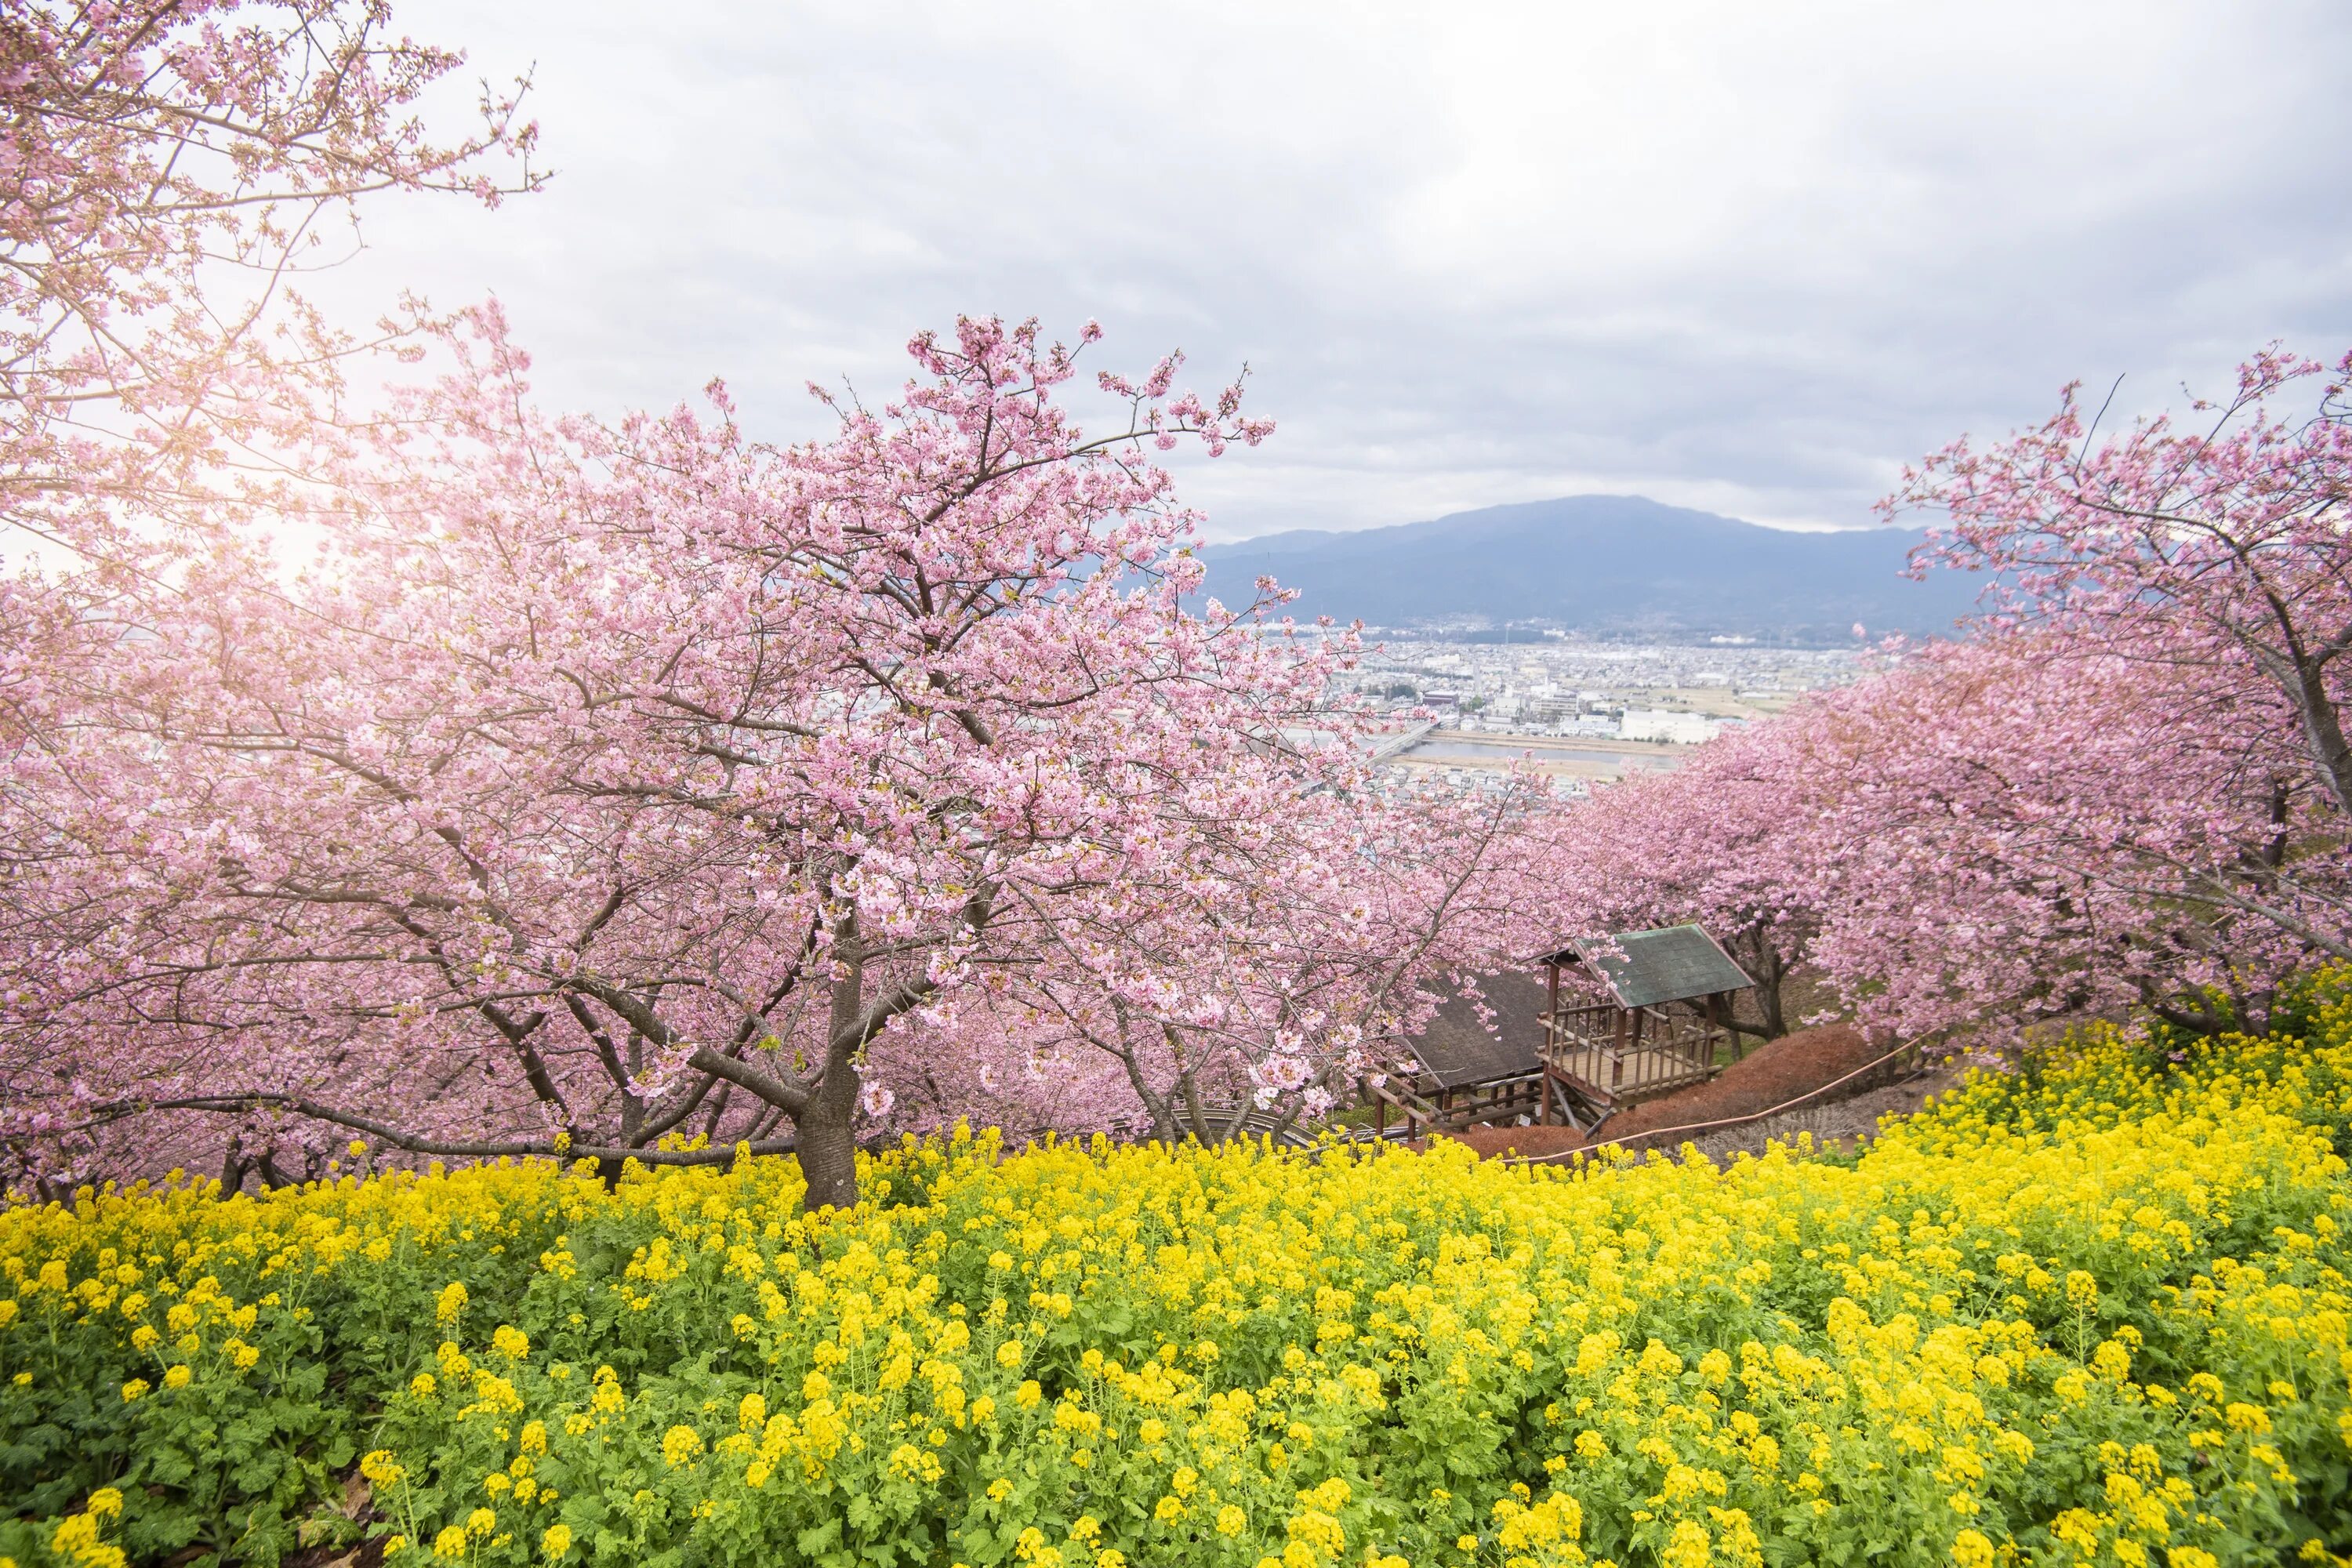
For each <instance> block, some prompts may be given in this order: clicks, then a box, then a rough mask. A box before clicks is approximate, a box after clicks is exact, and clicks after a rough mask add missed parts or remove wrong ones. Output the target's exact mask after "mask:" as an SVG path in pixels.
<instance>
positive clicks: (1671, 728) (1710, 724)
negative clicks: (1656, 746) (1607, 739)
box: [1617, 708, 1723, 746]
mask: <svg viewBox="0 0 2352 1568" xmlns="http://www.w3.org/2000/svg"><path fill="white" fill-rule="evenodd" d="M1722 728H1723V726H1722V725H1721V724H1720V723H1719V722H1717V721H1715V720H1713V719H1709V718H1707V717H1706V715H1704V714H1700V713H1669V712H1667V711H1665V710H1664V709H1659V708H1628V709H1626V710H1625V716H1624V717H1623V718H1622V719H1620V720H1619V721H1617V738H1618V739H1619V740H1621V741H1663V742H1666V743H1667V744H1669V745H1675V746H1696V745H1698V744H1699V743H1700V742H1706V741H1712V740H1714V739H1715V737H1716V733H1717V731H1719V730H1721V729H1722Z"/></svg>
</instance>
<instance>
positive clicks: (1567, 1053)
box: [1544, 1005, 1715, 1101]
mask: <svg viewBox="0 0 2352 1568" xmlns="http://www.w3.org/2000/svg"><path fill="white" fill-rule="evenodd" d="M1620 1017H1621V1015H1620V1014H1619V1013H1618V1012H1617V1010H1616V1009H1615V1008H1613V1007H1611V1006H1608V1005H1587V1006H1580V1007H1562V1008H1560V1009H1559V1011H1558V1012H1556V1013H1548V1014H1546V1015H1545V1016H1544V1022H1545V1028H1546V1045H1545V1048H1544V1058H1545V1059H1546V1060H1547V1061H1548V1062H1549V1063H1550V1065H1551V1068H1552V1070H1553V1071H1554V1072H1556V1073H1559V1074H1560V1075H1561V1076H1563V1077H1565V1078H1570V1079H1575V1080H1576V1081H1577V1082H1578V1083H1580V1084H1582V1085H1585V1086H1586V1087H1588V1088H1591V1089H1599V1090H1600V1091H1601V1093H1603V1094H1605V1095H1607V1096H1608V1097H1609V1099H1610V1100H1612V1101H1620V1100H1629V1099H1646V1098H1648V1097H1649V1096H1651V1095H1654V1094H1663V1093H1664V1092H1665V1091H1666V1090H1668V1089H1679V1088H1681V1087H1682V1086H1683V1085H1685V1084H1689V1083H1702V1082H1705V1081H1706V1079H1709V1078H1712V1077H1713V1076H1714V1075H1715V1059H1714V1058H1715V1053H1714V1048H1713V1047H1714V1037H1713V1035H1712V1033H1711V1032H1710V1031H1709V1030H1708V1029H1707V1028H1706V1026H1704V1025H1703V1024H1698V1023H1691V1022H1685V1021H1680V1020H1675V1019H1672V1018H1669V1017H1667V1016H1661V1015H1657V1014H1652V1015H1649V1016H1647V1017H1646V1018H1644V1019H1643V1023H1644V1025H1645V1026H1647V1028H1648V1029H1652V1030H1655V1031H1657V1032H1656V1033H1655V1034H1643V1035H1641V1036H1638V1037H1637V1036H1636V1035H1635V1034H1634V1033H1633V1031H1630V1030H1628V1031H1624V1032H1622V1033H1621V1032H1620V1029H1619V1020H1620Z"/></svg>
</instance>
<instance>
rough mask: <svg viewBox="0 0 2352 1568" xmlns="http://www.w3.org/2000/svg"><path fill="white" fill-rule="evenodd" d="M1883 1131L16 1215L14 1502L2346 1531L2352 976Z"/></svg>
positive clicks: (1328, 1549)
mask: <svg viewBox="0 0 2352 1568" xmlns="http://www.w3.org/2000/svg"><path fill="white" fill-rule="evenodd" d="M2347 989H2352V986H2347V983H2345V982H2342V981H2338V982H2336V983H2335V984H2332V985H2331V986H2329V987H2328V988H2326V990H2324V991H2323V992H2322V993H2321V994H2320V995H2319V996H2318V998H2317V1001H2316V1003H2315V1014H2314V1016H2313V1018H2312V1020H2311V1022H2310V1025H2309V1026H2308V1028H2307V1029H2304V1030H2302V1031H2299V1035H2300V1036H2301V1037H2292V1038H2277V1039H2271V1040H2263V1041H2250V1040H2242V1039H2233V1040H2224V1041H2220V1042H2216V1043H2213V1044H2210V1045H2208V1046H2205V1047H2199V1048H2197V1049H2196V1050H2194V1051H2193V1052H2191V1053H2190V1054H2189V1058H2188V1059H2187V1060H2185V1061H2184V1062H2181V1063H2179V1064H2178V1065H2176V1064H2173V1063H2170V1062H2168V1061H2167V1060H2165V1059H2164V1052H2163V1050H2162V1049H2160V1048H2158V1046H2156V1045H2152V1044H2150V1043H2149V1042H2147V1041H2145V1040H2142V1039H2140V1038H2138V1037H2133V1036H2129V1035H2126V1034H2124V1033H2121V1032H2105V1033H2100V1034H2095V1035H2094V1036H2091V1037H2087V1038H2085V1039H2084V1040H2082V1041H2080V1042H2078V1043H2077V1046H2076V1047H2075V1048H2074V1051H2073V1053H2072V1054H2071V1055H2070V1056H2069V1057H2068V1058H2066V1059H2064V1060H2063V1061H2061V1062H2059V1063H2056V1064H2053V1065H2051V1066H2050V1067H2049V1068H2047V1070H2044V1071H2037V1072H2034V1073H2032V1074H2029V1075H2026V1076H2024V1077H2021V1078H2017V1079H2000V1078H1982V1077H1980V1078H1979V1079H1974V1080H1972V1081H1971V1082H1970V1083H1969V1085H1968V1086H1967V1087H1966V1088H1964V1089H1962V1090H1960V1091H1958V1092H1957V1093H1956V1094H1954V1095H1953V1096H1951V1097H1949V1099H1948V1102H1947V1103H1945V1104H1943V1105H1941V1106H1939V1107H1937V1108H1935V1109H1934V1110H1931V1111H1929V1112H1927V1113H1926V1114H1924V1115H1922V1116H1920V1117H1918V1118H1916V1119H1914V1120H1913V1121H1910V1122H1908V1123H1906V1124H1903V1125H1899V1126H1896V1127H1894V1128H1892V1129H1891V1130H1890V1131H1888V1132H1887V1134H1886V1135H1885V1137H1884V1138H1882V1139H1881V1140H1880V1141H1879V1142H1877V1143H1876V1144H1875V1145H1874V1147H1873V1148H1872V1149H1871V1150H1870V1151H1869V1152H1867V1153H1866V1154H1864V1155H1863V1156H1862V1157H1860V1158H1858V1159H1850V1158H1843V1157H1837V1158H1822V1157H1812V1156H1811V1155H1810V1153H1809V1152H1806V1151H1782V1152H1775V1153H1774V1154H1772V1155H1770V1156H1769V1157H1767V1158H1764V1159H1760V1160H1746V1159H1743V1160H1740V1161H1738V1162H1736V1163H1733V1164H1731V1165H1729V1166H1728V1167H1723V1168H1718V1167H1716V1166H1713V1165H1709V1164H1706V1163H1704V1162H1696V1161H1694V1162H1692V1163H1671V1162H1666V1161H1663V1160H1658V1159H1652V1160H1649V1161H1646V1162H1643V1163H1619V1164H1616V1165H1612V1166H1605V1167H1603V1166H1591V1167H1587V1168H1585V1169H1582V1170H1578V1171H1569V1170H1564V1169H1559V1168H1543V1167H1533V1168H1530V1167H1509V1166H1505V1165H1501V1164H1491V1163H1490V1164H1478V1163H1473V1162H1472V1161H1471V1160H1470V1159H1468V1158H1467V1157H1466V1155H1465V1154H1464V1153H1462V1152H1459V1151H1451V1150H1449V1151H1440V1152H1433V1153H1429V1154H1421V1155H1416V1154H1409V1153H1400V1152H1385V1153H1377V1154H1370V1153H1357V1152H1349V1151H1348V1150H1346V1149H1342V1148H1334V1149H1332V1150H1329V1151H1328V1152H1325V1153H1323V1154H1322V1155H1321V1156H1320V1157H1319V1158H1301V1157H1298V1156H1295V1155H1284V1154H1279V1153H1276V1152H1269V1151H1267V1150H1265V1149H1263V1148H1260V1147H1255V1146H1246V1147H1237V1148H1232V1149H1227V1150H1223V1151H1219V1152H1201V1151H1197V1150H1187V1151H1182V1152H1173V1153H1171V1152H1168V1151H1167V1150H1165V1149H1160V1148H1140V1147H1112V1146H1108V1145H1105V1144H1101V1143H1096V1144H1093V1145H1090V1146H1071V1145H1064V1146H1055V1147H1041V1148H1034V1149H1030V1150H1027V1151H1025V1152H1018V1153H1011V1154H1008V1153H1005V1152H1003V1151H1001V1150H1000V1149H999V1147H998V1146H997V1144H996V1142H995V1141H994V1139H993V1137H992V1136H991V1135H982V1136H977V1137H973V1136H969V1135H959V1136H958V1137H957V1138H956V1139H954V1140H953V1141H951V1142H947V1143H944V1144H933V1145H919V1146H909V1147H908V1148H906V1149H903V1150H901V1151H898V1152H894V1153H891V1154H889V1155H887V1156H886V1157H883V1158H881V1159H878V1160H877V1161H875V1162H874V1163H873V1164H872V1166H871V1168H870V1169H869V1170H868V1172H867V1173H866V1175H867V1181H868V1186H867V1188H866V1190H867V1191H868V1192H869V1193H872V1194H879V1195H878V1196H877V1197H876V1198H874V1199H873V1200H872V1201H870V1202H869V1203H868V1204H867V1205H865V1206H863V1207H861V1208H860V1209H858V1210H857V1211H856V1212H853V1213H848V1214H839V1215H828V1216H825V1217H823V1218H820V1219H814V1220H812V1219H806V1218H803V1217H801V1216H799V1215H798V1214H797V1213H796V1211H797V1209H798V1207H799V1203H800V1186H799V1177H798V1174H797V1172H796V1169H795V1167H794V1166H793V1164H792V1163H790V1162H789V1161H778V1162H754V1161H749V1160H746V1161H744V1162H742V1163H740V1164H739V1165H738V1167H737V1168H736V1169H734V1170H732V1171H730V1172H723V1173H722V1172H718V1171H698V1172H678V1171H672V1172H665V1173H658V1174H656V1173H632V1174H631V1175H630V1176H629V1177H627V1178H626V1179H625V1180H623V1181H622V1182H621V1183H620V1184H618V1186H617V1187H616V1188H615V1189H614V1190H610V1191H608V1190H606V1189H605V1188H604V1186H602V1185H601V1184H598V1183H597V1182H596V1180H595V1179H594V1178H593V1175H592V1174H591V1173H588V1171H587V1170H586V1169H584V1168H583V1169H581V1170H577V1171H565V1170H561V1169H558V1168H556V1167H554V1166H552V1165H547V1164H538V1165H524V1166H499V1167H486V1168H481V1169H474V1170H467V1171H459V1172H451V1173H428V1174H416V1173H404V1172H391V1173H383V1174H380V1175H377V1176H374V1177H373V1178H371V1179H364V1180H362V1179H358V1178H346V1179H344V1180H343V1181H341V1183H340V1184H328V1185H320V1186H317V1187H313V1188H310V1189H306V1190H301V1191H291V1190H289V1191H283V1192H279V1193H276V1194H270V1195H268V1196H267V1197H263V1198H259V1199H256V1198H252V1197H237V1198H235V1199H233V1200H231V1201H229V1202H226V1203H223V1202H220V1201H218V1200H217V1199H216V1198H215V1197H214V1196H212V1195H208V1194H206V1193H205V1192H204V1191H203V1190H201V1189H192V1188H187V1187H180V1188H174V1189H172V1190H166V1191H133V1192H129V1193H110V1194H92V1195H89V1196H86V1197H84V1198H83V1199H81V1200H80V1201H79V1203H78V1204H77V1205H75V1206H74V1207H73V1208H72V1209H70V1210H68V1209H66V1208H63V1207H58V1206H50V1207H47V1208H33V1207H22V1208H17V1209H15V1210H12V1211H9V1212H7V1213H6V1214H5V1215H0V1273H5V1280H0V1374H4V1375H0V1495H5V1497H6V1499H7V1500H8V1504H9V1512H10V1513H11V1515H12V1516H13V1517H12V1518H10V1519H8V1520H6V1521H0V1553H5V1554H6V1555H9V1556H12V1557H13V1558H14V1559H15V1560H16V1562H17V1563H24V1564H30V1563H46V1562H57V1563H77V1564H105V1563H121V1562H125V1561H129V1562H139V1563H147V1562H163V1561H165V1560H167V1559H173V1558H174V1554H175V1553H180V1552H183V1551H184V1548H186V1547H188V1546H192V1545H193V1546H195V1547H199V1548H203V1549H208V1550H211V1551H215V1552H220V1553H222V1554H224V1555H225V1557H226V1559H228V1560H232V1561H263V1562H267V1561H272V1560H275V1559H276V1558H278V1556H280V1555H281V1554H285V1553H290V1552H296V1551H298V1550H301V1549H305V1548H311V1547H317V1546H328V1547H332V1546H338V1545H343V1544H348V1543H355V1542H358V1541H359V1540H360V1539H361V1538H362V1536H363V1535H368V1534H373V1535H375V1536H379V1537H383V1538H385V1539H386V1541H387V1542H388V1544H389V1552H388V1558H387V1560H388V1561H389V1562H391V1563H394V1564H395V1565H400V1564H405V1565H410V1568H422V1565H424V1564H429V1563H467V1564H472V1563H483V1564H495V1563H616V1564H617V1563H627V1564H648V1563H677V1564H681V1565H683V1564H701V1563H747V1564H748V1563H825V1564H838V1565H841V1568H846V1565H848V1564H850V1563H881V1564H888V1565H896V1564H915V1563H927V1564H928V1563H937V1564H941V1565H943V1568H944V1565H947V1564H951V1563H962V1564H967V1565H970V1568H983V1565H990V1564H997V1563H1018V1564H1026V1565H1028V1568H1144V1565H1146V1564H1151V1563H1186V1564H1192V1563H1199V1564H1208V1565H1228V1564H1230V1565H1234V1568H1321V1565H1324V1564H1351V1565H1352V1564H1358V1563H1368V1564H1372V1565H1374V1568H1396V1564H1398V1563H1411V1564H1415V1565H1419V1564H1441V1565H1444V1568H1455V1565H1462V1568H1468V1565H1471V1564H1491V1565H1499V1568H1536V1565H1538V1564H1576V1563H1617V1564H1621V1565H1622V1564H1633V1563H1664V1564H1669V1565H1672V1568H1701V1565H1703V1564H1756V1563H1771V1564H1776V1565H1777V1564H1781V1563H1799V1562H1823V1563H1856V1564H1859V1563H1865V1562H1866V1563H1959V1564H1964V1565H1970V1568H1974V1565H1980V1564H1989V1563H2025V1562H2036V1563H2123V1564H2127V1565H2130V1568H2141V1565H2144V1564H2158V1565H2163V1568H2209V1565H2210V1564H2215V1563H2253V1562H2260V1563H2276V1562H2279V1561H2282V1560H2283V1559H2284V1560H2297V1559H2300V1560H2304V1561H2310V1562H2331V1561H2332V1562H2339V1563H2340V1562H2343V1561H2345V1560H2346V1558H2345V1554H2346V1553H2347V1552H2352V1517H2347V1516H2352V1399H2347V1365H2352V1346H2347V1328H2352V1287H2347V1279H2346V1273H2345V1269H2346V1257H2345V1254H2346V1226H2347V1225H2352V1213H2347V1209H2352V1186H2347V1179H2346V1165H2345V1162H2344V1159H2343V1158H2342V1149H2343V1148H2344V1147H2346V1146H2347V1144H2346V1142H2345V1140H2346V1138H2347V1133H2346V1127H2347V1121H2352V1000H2347Z"/></svg>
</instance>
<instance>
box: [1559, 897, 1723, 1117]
mask: <svg viewBox="0 0 2352 1568" xmlns="http://www.w3.org/2000/svg"><path fill="white" fill-rule="evenodd" d="M1538 963H1541V964H1542V965H1543V967H1544V970H1545V974H1546V992H1547V994H1548V996H1549V1006H1548V1007H1546V1009H1545V1011H1544V1041H1543V1046H1542V1057H1543V1097H1542V1111H1541V1120H1543V1121H1550V1120H1551V1119H1552V1111H1553V1109H1554V1105H1555V1102H1556V1101H1557V1103H1558V1106H1559V1110H1562V1111H1563V1112H1565V1113H1566V1114H1567V1115H1568V1118H1569V1120H1570V1121H1574V1122H1577V1123H1578V1124H1580V1125H1589V1124H1590V1122H1591V1121H1597V1120H1598V1119H1599V1118H1600V1117H1601V1116H1604V1115H1606V1114H1608V1113H1609V1112H1610V1111H1612V1110H1616V1109H1618V1108H1619V1107H1621V1106H1624V1105H1629V1104H1631V1103H1633V1102H1634V1101H1636V1100H1647V1099H1650V1098H1652V1097H1653V1096H1655V1095H1660V1094H1664V1093H1666V1092H1667V1091H1668V1090H1670V1089H1680V1088H1682V1087H1683V1086H1684V1085H1685V1084H1691V1083H1703V1082H1705V1081H1706V1079H1709V1078H1712V1077H1713V1076H1714V1075H1715V1073H1716V1071H1717V1067H1718V1066H1719V1065H1720V1064H1719V1062H1718V1058H1719V1057H1720V1056H1721V1055H1722V1052H1723V1049H1724V1047H1727V1046H1729V1047H1731V1048H1732V1050H1733V1051H1734V1053H1735V1054H1736V1053H1737V1051H1738V1045H1737V1044H1736V1041H1737V1038H1738V1037H1737V1036H1736V1035H1735V1034H1734V1033H1733V1031H1732V1030H1731V1029H1729V1028H1728V1027H1727V1026H1726V1024H1725V1019H1726V1018H1727V1016H1729V1012H1730V1007H1731V998H1732V995H1733V994H1734V993H1737V992H1739V991H1744V990H1746V989H1748V987H1749V986H1751V985H1753V984H1755V982H1754V981H1752V980H1750V979H1749V978H1748V975H1747V973H1746V972H1745V971H1743V970H1742V969H1741V968H1740V967H1739V965H1738V964H1737V963H1733V962H1732V961H1731V955H1730V954H1728V953H1727V952H1724V951H1723V949H1722V947H1720V946H1719V945H1718V944H1717V942H1716V940H1715V939H1714V938H1713V937H1711V936H1709V935H1707V933H1706V931H1703V930H1701V929H1700V928H1699V927H1697V926H1695V925H1679V926H1666V927H1664V928H1663V929H1661V930H1658V931H1620V932H1618V933H1617V934H1616V935H1614V936H1612V937H1609V938H1607V939H1606V940H1605V941H1591V942H1571V943H1570V944H1569V945H1568V946H1566V947H1563V948H1561V949H1559V951H1558V952H1550V953H1547V954H1545V955H1544V956H1543V957H1542V958H1541V959H1539V960H1538ZM1563 976H1566V977H1568V978H1569V980H1570V984H1571V986H1574V987H1575V988H1576V989H1578V990H1581V991H1582V992H1583V993H1584V994H1586V995H1587V996H1588V997H1589V996H1591V994H1592V992H1593V991H1594V990H1595V989H1596V988H1597V990H1598V991H1599V993H1600V995H1599V997H1598V998H1597V999H1594V1000H1581V1001H1580V1000H1578V999H1577V997H1576V995H1574V994H1570V995H1567V996H1563V995H1562V994H1561V980H1562V978H1563ZM1579 982H1581V984H1578V983H1579ZM1580 1113H1581V1114H1580Z"/></svg>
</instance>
